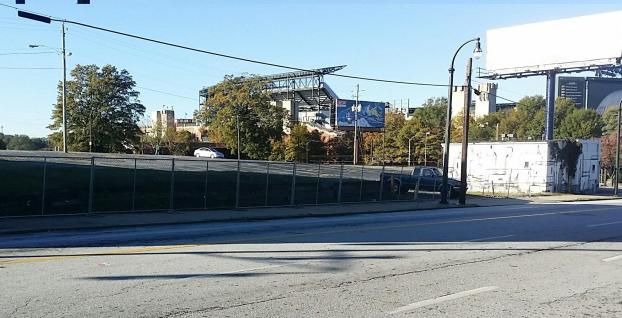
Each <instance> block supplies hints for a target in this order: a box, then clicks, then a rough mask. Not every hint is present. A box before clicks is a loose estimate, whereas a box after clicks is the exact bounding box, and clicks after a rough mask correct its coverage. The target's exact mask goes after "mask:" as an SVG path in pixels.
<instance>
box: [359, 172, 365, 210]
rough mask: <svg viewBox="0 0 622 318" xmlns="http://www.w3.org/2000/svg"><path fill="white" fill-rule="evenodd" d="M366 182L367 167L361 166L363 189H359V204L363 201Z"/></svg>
mask: <svg viewBox="0 0 622 318" xmlns="http://www.w3.org/2000/svg"><path fill="white" fill-rule="evenodd" d="M364 180H365V166H364V165H361V188H360V189H359V202H362V201H363V182H364Z"/></svg>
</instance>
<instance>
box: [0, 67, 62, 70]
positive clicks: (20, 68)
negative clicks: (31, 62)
mask: <svg viewBox="0 0 622 318" xmlns="http://www.w3.org/2000/svg"><path fill="white" fill-rule="evenodd" d="M0 69H1V70H60V69H61V68H60V67H11V66H0Z"/></svg>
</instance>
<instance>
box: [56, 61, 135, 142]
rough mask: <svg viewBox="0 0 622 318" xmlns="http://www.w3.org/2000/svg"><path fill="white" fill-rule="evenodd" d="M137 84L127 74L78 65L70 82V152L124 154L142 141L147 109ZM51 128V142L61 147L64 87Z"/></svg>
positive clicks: (68, 117)
mask: <svg viewBox="0 0 622 318" xmlns="http://www.w3.org/2000/svg"><path fill="white" fill-rule="evenodd" d="M135 86H136V83H135V82H134V80H133V79H132V76H131V75H130V74H129V73H128V71H126V70H121V71H119V70H118V69H117V68H116V67H114V66H111V65H105V66H104V67H102V68H99V67H98V66H96V65H85V66H83V65H76V67H75V68H74V69H73V70H72V71H71V79H69V80H68V81H67V105H66V112H67V146H68V150H69V151H87V150H88V149H89V140H91V136H92V141H93V151H97V152H122V151H124V150H125V149H127V148H130V147H131V148H134V147H135V146H136V144H137V143H138V141H139V139H140V135H141V132H140V129H139V127H138V121H139V120H140V117H141V116H143V114H144V113H145V107H144V106H143V105H142V104H141V103H140V101H139V100H138V95H139V93H138V92H137V91H135V90H134V87H135ZM51 119H52V123H51V124H50V125H49V126H48V128H50V129H52V130H54V131H55V132H53V133H52V135H50V141H51V142H52V143H53V145H55V146H57V147H62V135H60V136H59V135H58V134H56V133H57V132H59V131H60V129H61V128H62V83H59V85H58V97H57V102H56V105H55V106H54V109H53V111H52V118H51Z"/></svg>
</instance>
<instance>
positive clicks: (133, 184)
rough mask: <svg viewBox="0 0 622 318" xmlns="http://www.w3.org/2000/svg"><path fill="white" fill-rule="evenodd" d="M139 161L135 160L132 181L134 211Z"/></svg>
mask: <svg viewBox="0 0 622 318" xmlns="http://www.w3.org/2000/svg"><path fill="white" fill-rule="evenodd" d="M137 161H138V159H136V158H134V179H133V181H132V211H135V210H136V165H137V164H136V162H137Z"/></svg>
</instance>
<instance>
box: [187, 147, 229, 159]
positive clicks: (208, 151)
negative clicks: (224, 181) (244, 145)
mask: <svg viewBox="0 0 622 318" xmlns="http://www.w3.org/2000/svg"><path fill="white" fill-rule="evenodd" d="M194 156H195V157H197V158H199V157H205V158H224V157H225V155H223V154H222V152H220V151H218V150H216V149H212V148H208V147H201V148H199V149H197V150H195V151H194Z"/></svg>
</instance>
